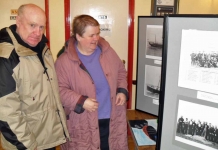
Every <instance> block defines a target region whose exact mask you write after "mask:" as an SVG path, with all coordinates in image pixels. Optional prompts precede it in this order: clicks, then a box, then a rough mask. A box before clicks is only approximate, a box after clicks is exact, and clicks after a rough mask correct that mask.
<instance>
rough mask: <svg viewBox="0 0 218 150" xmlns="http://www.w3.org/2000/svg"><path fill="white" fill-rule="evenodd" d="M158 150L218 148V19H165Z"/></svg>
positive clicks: (196, 16)
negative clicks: (217, 88) (217, 87)
mask: <svg viewBox="0 0 218 150" xmlns="http://www.w3.org/2000/svg"><path fill="white" fill-rule="evenodd" d="M163 30H164V32H163V34H164V36H163V37H164V50H163V65H162V75H161V77H162V78H161V80H162V82H161V93H160V107H159V116H158V141H157V150H162V149H167V150H175V149H176V150H203V149H207V150H216V149H218V143H217V142H218V140H217V135H218V129H217V127H218V121H217V117H216V116H217V113H218V93H217V90H216V89H214V88H216V86H217V85H218V82H217V79H218V76H217V75H218V74H217V71H218V70H217V66H216V65H217V62H218V57H217V49H218V42H217V40H215V39H218V16H217V15H169V16H165V17H164V29H163Z"/></svg>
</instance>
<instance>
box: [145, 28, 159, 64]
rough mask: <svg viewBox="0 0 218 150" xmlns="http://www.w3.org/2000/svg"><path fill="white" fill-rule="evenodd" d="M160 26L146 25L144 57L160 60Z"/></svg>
mask: <svg viewBox="0 0 218 150" xmlns="http://www.w3.org/2000/svg"><path fill="white" fill-rule="evenodd" d="M162 32H163V26H162V25H147V28H146V42H147V43H146V48H145V55H146V56H145V57H146V58H151V59H157V60H162V45H163V41H162V40H163V39H162V34H163V33H162Z"/></svg>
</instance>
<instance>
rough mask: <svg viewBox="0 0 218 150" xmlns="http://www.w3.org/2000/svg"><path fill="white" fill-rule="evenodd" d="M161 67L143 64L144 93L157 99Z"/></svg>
mask: <svg viewBox="0 0 218 150" xmlns="http://www.w3.org/2000/svg"><path fill="white" fill-rule="evenodd" d="M160 82H161V67H156V66H150V65H145V86H144V95H145V96H148V97H152V98H154V99H158V100H159V94H160Z"/></svg>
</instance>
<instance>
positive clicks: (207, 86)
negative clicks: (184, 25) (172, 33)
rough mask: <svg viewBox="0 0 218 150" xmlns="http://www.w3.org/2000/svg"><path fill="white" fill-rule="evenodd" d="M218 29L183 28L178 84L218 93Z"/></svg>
mask: <svg viewBox="0 0 218 150" xmlns="http://www.w3.org/2000/svg"><path fill="white" fill-rule="evenodd" d="M216 39H218V31H202V30H182V39H181V52H180V53H181V55H180V64H179V81H178V86H179V87H183V88H188V89H193V90H199V91H203V92H209V93H213V94H218V90H217V89H218V63H217V62H218V43H217V40H216Z"/></svg>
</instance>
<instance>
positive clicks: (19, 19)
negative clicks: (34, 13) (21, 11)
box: [16, 16, 21, 26]
mask: <svg viewBox="0 0 218 150" xmlns="http://www.w3.org/2000/svg"><path fill="white" fill-rule="evenodd" d="M20 23H21V18H20V16H17V17H16V25H17V26H19V25H20Z"/></svg>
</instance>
